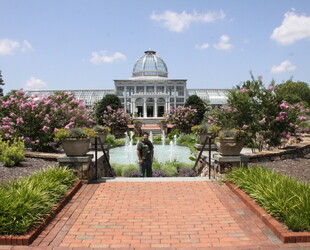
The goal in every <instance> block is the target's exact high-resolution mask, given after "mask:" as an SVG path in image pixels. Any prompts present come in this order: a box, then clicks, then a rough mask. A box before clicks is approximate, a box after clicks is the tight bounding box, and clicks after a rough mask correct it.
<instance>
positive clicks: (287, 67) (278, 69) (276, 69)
mask: <svg viewBox="0 0 310 250" xmlns="http://www.w3.org/2000/svg"><path fill="white" fill-rule="evenodd" d="M295 69H296V66H295V65H293V64H292V63H291V62H290V61H289V60H286V61H283V62H281V64H280V65H278V66H276V65H273V66H272V68H271V73H273V74H280V73H284V72H287V71H293V70H295Z"/></svg>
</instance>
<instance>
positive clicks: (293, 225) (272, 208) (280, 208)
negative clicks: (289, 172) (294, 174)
mask: <svg viewBox="0 0 310 250" xmlns="http://www.w3.org/2000/svg"><path fill="white" fill-rule="evenodd" d="M225 178H226V179H227V180H229V181H231V182H233V183H235V184H236V185H237V186H238V187H240V188H241V189H242V190H243V191H245V192H246V193H247V194H248V195H249V196H251V197H252V198H253V199H255V200H256V201H257V202H258V203H259V204H260V205H261V206H262V207H263V208H264V209H265V210H266V211H267V212H268V213H269V214H271V215H272V216H274V217H275V218H276V219H278V220H280V221H282V222H284V223H285V224H286V225H287V226H288V228H289V229H291V230H293V231H308V232H309V231H310V186H309V184H308V183H305V182H302V181H298V180H296V179H293V178H290V177H288V176H285V175H281V174H279V173H277V172H275V171H273V170H270V169H267V168H264V167H253V168H235V169H233V171H232V172H230V173H228V174H227V175H226V177H225Z"/></svg>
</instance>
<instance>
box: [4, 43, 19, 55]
mask: <svg viewBox="0 0 310 250" xmlns="http://www.w3.org/2000/svg"><path fill="white" fill-rule="evenodd" d="M19 47H20V45H19V42H17V41H13V40H10V39H0V55H10V54H13V52H14V50H16V49H18V48H19Z"/></svg>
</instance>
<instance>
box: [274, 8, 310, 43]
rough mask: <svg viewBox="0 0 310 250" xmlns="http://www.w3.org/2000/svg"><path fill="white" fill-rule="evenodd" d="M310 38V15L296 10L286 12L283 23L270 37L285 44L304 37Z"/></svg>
mask: <svg viewBox="0 0 310 250" xmlns="http://www.w3.org/2000/svg"><path fill="white" fill-rule="evenodd" d="M307 37H308V38H310V17H307V16H305V15H298V14H296V13H295V12H294V11H289V12H287V13H285V14H284V20H283V21H282V25H281V26H280V27H277V28H275V29H274V31H273V32H272V34H271V36H270V38H271V39H273V40H275V41H277V42H278V43H280V44H283V45H289V44H292V43H294V42H296V41H298V40H300V39H303V38H307Z"/></svg>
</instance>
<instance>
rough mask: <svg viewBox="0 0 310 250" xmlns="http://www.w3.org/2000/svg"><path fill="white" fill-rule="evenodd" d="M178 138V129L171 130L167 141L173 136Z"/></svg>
mask: <svg viewBox="0 0 310 250" xmlns="http://www.w3.org/2000/svg"><path fill="white" fill-rule="evenodd" d="M175 135H176V136H177V137H178V136H179V135H180V131H179V130H178V129H173V130H172V131H171V132H170V133H169V134H168V138H169V140H173V139H174V136H175Z"/></svg>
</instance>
